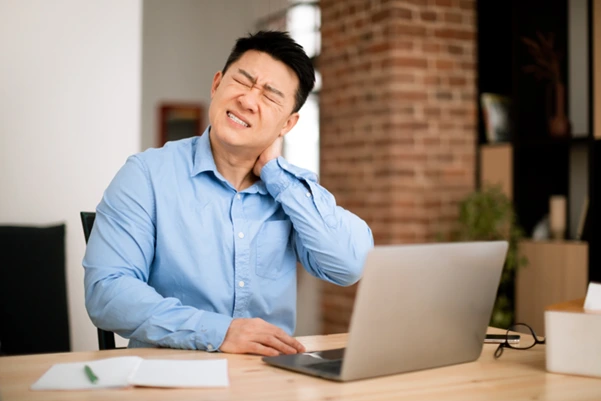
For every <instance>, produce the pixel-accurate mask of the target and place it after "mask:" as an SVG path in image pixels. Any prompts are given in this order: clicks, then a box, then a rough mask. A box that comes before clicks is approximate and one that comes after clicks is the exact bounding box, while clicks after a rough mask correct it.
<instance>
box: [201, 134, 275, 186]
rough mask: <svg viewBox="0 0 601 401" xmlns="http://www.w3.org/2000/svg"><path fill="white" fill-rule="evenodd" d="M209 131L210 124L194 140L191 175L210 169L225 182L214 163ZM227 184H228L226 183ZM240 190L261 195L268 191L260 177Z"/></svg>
mask: <svg viewBox="0 0 601 401" xmlns="http://www.w3.org/2000/svg"><path fill="white" fill-rule="evenodd" d="M210 131H211V126H210V125H209V126H208V127H207V129H205V130H204V132H203V133H202V135H201V136H200V137H199V138H198V140H197V141H196V145H195V147H194V164H193V166H192V174H191V176H192V177H194V176H196V175H198V174H200V173H204V172H206V171H212V172H213V174H214V175H215V177H217V178H219V179H220V180H222V181H223V182H225V183H227V181H226V180H225V178H223V176H222V175H221V173H219V171H217V166H216V165H215V158H214V157H213V151H212V149H211V141H210ZM228 185H230V184H229V183H228ZM242 192H243V193H256V192H258V193H260V194H261V195H267V193H268V192H267V188H266V187H265V183H264V182H263V181H262V180H260V179H259V180H258V181H257V182H255V183H254V184H253V185H251V186H250V187H248V188H246V189H245V190H244V191H242Z"/></svg>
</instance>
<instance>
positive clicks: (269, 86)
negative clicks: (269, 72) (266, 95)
mask: <svg viewBox="0 0 601 401" xmlns="http://www.w3.org/2000/svg"><path fill="white" fill-rule="evenodd" d="M238 72H239V73H240V74H242V75H244V76H245V77H246V78H248V80H249V81H250V82H252V83H253V84H256V83H257V78H255V77H253V76H252V75H251V74H250V73H249V72H248V71H245V70H243V69H241V68H238ZM265 89H266V90H268V91H269V92H272V93H275V94H276V95H278V96H280V97H282V98H284V97H285V96H284V94H283V93H282V92H281V91H279V90H277V89H276V88H274V87H273V86H271V85H265Z"/></svg>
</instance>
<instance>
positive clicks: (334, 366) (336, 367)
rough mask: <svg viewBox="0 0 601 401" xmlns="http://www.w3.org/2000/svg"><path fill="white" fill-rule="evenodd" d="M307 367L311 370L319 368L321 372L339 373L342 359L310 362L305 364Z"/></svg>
mask: <svg viewBox="0 0 601 401" xmlns="http://www.w3.org/2000/svg"><path fill="white" fill-rule="evenodd" d="M307 367H308V368H311V369H313V370H319V371H321V372H326V373H330V374H334V375H339V374H340V371H341V370H342V359H338V360H335V361H327V362H318V363H312V364H311V365H307Z"/></svg>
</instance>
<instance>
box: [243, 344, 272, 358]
mask: <svg viewBox="0 0 601 401" xmlns="http://www.w3.org/2000/svg"><path fill="white" fill-rule="evenodd" d="M248 353H250V354H256V355H263V356H278V355H280V353H279V352H278V350H276V349H273V348H271V347H267V346H265V345H263V344H259V343H255V342H252V343H250V344H249V345H248Z"/></svg>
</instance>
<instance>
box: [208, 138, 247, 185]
mask: <svg viewBox="0 0 601 401" xmlns="http://www.w3.org/2000/svg"><path fill="white" fill-rule="evenodd" d="M210 142H211V150H212V152H213V159H214V160H215V166H216V167H217V171H219V173H220V174H221V175H222V176H223V178H225V179H226V180H227V181H228V182H229V183H230V184H232V185H233V186H234V188H236V190H237V191H242V190H244V189H246V188H248V187H250V186H251V185H252V184H254V183H255V182H256V181H258V178H257V177H256V176H255V175H254V174H253V167H254V166H255V163H256V161H257V158H258V156H254V155H244V154H240V155H238V154H236V153H233V152H228V151H226V150H225V149H223V148H221V147H220V146H219V144H217V143H216V142H217V141H215V140H214V138H213V137H210Z"/></svg>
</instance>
